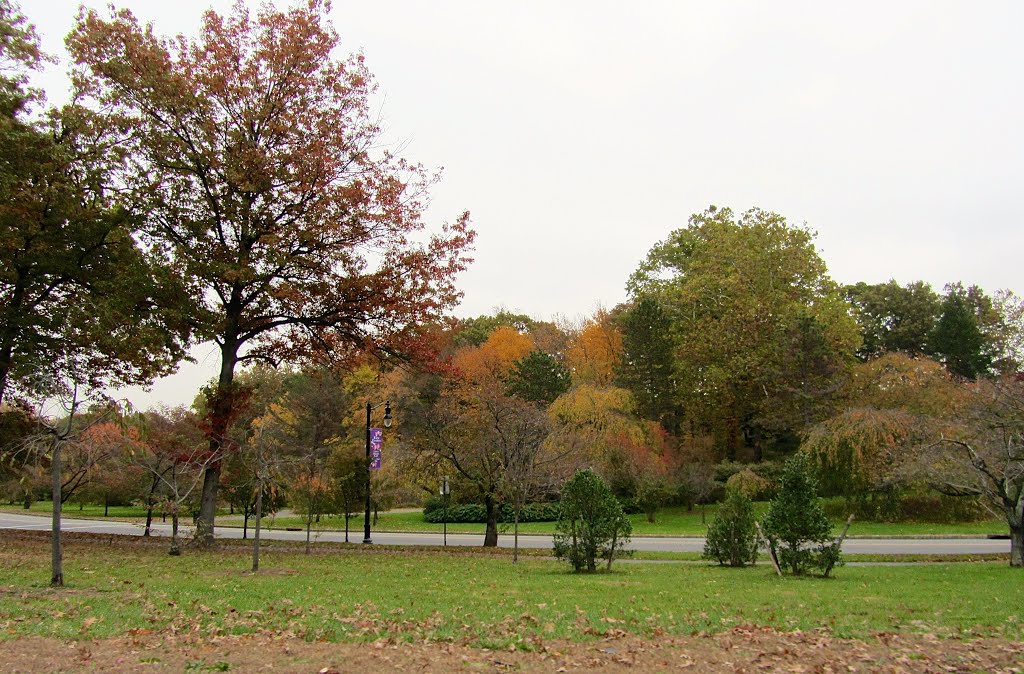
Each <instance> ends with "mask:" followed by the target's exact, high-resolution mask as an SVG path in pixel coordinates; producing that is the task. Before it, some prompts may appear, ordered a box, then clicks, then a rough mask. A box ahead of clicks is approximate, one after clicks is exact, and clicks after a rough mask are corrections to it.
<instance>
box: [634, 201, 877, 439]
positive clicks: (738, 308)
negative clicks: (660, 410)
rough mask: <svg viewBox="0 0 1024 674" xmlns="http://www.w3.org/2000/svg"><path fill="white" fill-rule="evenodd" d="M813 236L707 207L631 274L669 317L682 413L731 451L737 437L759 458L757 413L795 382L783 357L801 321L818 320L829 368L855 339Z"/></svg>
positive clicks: (772, 413) (642, 293)
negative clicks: (713, 435) (711, 430)
mask: <svg viewBox="0 0 1024 674" xmlns="http://www.w3.org/2000/svg"><path fill="white" fill-rule="evenodd" d="M813 241H814V234H813V233H812V232H811V231H810V230H808V229H806V228H803V227H794V226H791V225H789V224H788V223H787V222H786V220H785V219H784V218H783V217H782V216H780V215H777V214H775V213H770V212H767V211H762V210H759V209H753V210H750V211H747V212H746V213H744V214H743V215H741V216H740V217H738V218H737V217H735V216H734V215H733V212H732V211H731V210H730V209H728V208H722V209H719V208H715V207H711V208H709V209H708V210H707V211H705V212H703V213H698V214H695V215H693V216H691V217H690V222H689V225H688V226H687V227H686V228H683V229H679V230H676V231H674V232H672V233H671V234H670V235H669V237H668V238H667V239H666V240H665V241H663V242H661V243H659V244H657V245H655V246H654V248H652V249H651V251H650V252H649V253H648V255H647V259H646V260H645V261H644V262H643V263H642V264H641V265H640V267H639V268H638V269H637V271H636V272H635V273H634V274H633V275H632V277H631V278H630V281H629V284H628V286H627V288H628V289H629V291H630V293H631V295H632V296H633V298H634V299H636V300H639V299H640V298H643V297H651V298H654V299H656V300H657V301H658V303H659V305H660V306H661V307H662V309H663V310H664V311H665V312H666V314H667V315H668V316H669V319H670V321H671V332H672V337H673V343H674V344H675V367H676V377H677V380H676V384H677V386H676V391H677V392H678V393H679V396H680V402H681V404H682V406H683V408H684V409H685V410H686V412H687V417H688V419H690V420H692V421H694V422H697V423H701V424H706V425H708V426H709V427H711V428H712V429H713V430H715V431H716V433H717V435H718V440H719V446H720V447H723V448H724V449H725V450H726V452H727V454H728V455H729V456H730V457H734V456H735V455H736V452H737V450H738V449H739V448H740V446H741V445H742V444H743V441H744V439H746V441H747V442H748V443H749V444H750V445H751V446H752V447H753V450H754V452H755V456H759V454H760V451H761V448H762V446H763V444H764V440H765V438H764V437H763V431H764V428H765V425H764V424H763V422H761V421H760V419H763V418H770V417H778V416H779V414H778V412H777V410H776V409H775V408H776V407H777V406H778V405H786V404H789V403H788V401H787V399H786V396H785V395H784V394H785V392H786V391H789V390H794V389H797V388H799V387H798V386H797V385H796V383H795V382H794V381H792V378H791V376H790V375H788V374H787V373H788V370H787V369H786V367H784V363H785V361H786V360H788V359H791V358H792V354H793V351H794V349H795V348H796V345H795V344H794V341H793V339H792V337H791V336H792V335H793V334H794V331H795V330H797V328H798V327H799V322H800V321H801V320H804V319H809V320H812V321H813V323H814V324H815V325H816V326H818V329H820V336H819V338H820V342H821V347H820V348H821V349H822V356H817V357H818V358H820V357H825V358H827V359H828V360H829V361H831V362H832V363H834V365H833V367H834V368H835V369H840V368H841V367H842V363H843V361H844V360H845V359H847V358H848V357H849V356H850V355H851V354H852V353H853V352H854V351H855V350H856V348H857V347H858V346H859V340H860V338H859V333H858V330H857V325H856V323H855V321H854V320H853V318H852V317H851V316H850V312H849V305H848V304H847V303H846V302H845V301H844V299H843V297H842V295H841V293H840V290H839V288H838V286H837V285H836V284H835V283H834V282H833V281H832V280H831V279H830V278H829V277H828V274H827V271H826V268H825V263H824V262H823V261H822V259H821V257H820V256H819V255H818V252H817V251H816V250H815V248H814V245H813ZM792 430H799V427H797V428H795V429H792Z"/></svg>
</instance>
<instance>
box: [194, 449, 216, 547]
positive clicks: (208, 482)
mask: <svg viewBox="0 0 1024 674" xmlns="http://www.w3.org/2000/svg"><path fill="white" fill-rule="evenodd" d="M213 444H214V443H213V441H212V440H211V441H210V445H211V451H216V450H213ZM219 486H220V462H219V461H216V462H214V463H213V464H212V465H210V466H208V467H207V468H206V471H205V472H204V474H203V494H202V497H201V499H200V501H199V517H197V518H196V535H195V542H196V544H197V545H199V546H200V547H210V546H212V545H213V523H214V517H216V515H217V488H218V487H219Z"/></svg>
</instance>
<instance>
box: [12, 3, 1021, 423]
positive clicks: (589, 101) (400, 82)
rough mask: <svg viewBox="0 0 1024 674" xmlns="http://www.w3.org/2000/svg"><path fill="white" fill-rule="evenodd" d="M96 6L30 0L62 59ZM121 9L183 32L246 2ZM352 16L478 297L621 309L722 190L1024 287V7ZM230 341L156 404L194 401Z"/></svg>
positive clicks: (949, 276) (837, 264)
mask: <svg viewBox="0 0 1024 674" xmlns="http://www.w3.org/2000/svg"><path fill="white" fill-rule="evenodd" d="M78 4H79V3H78V2H74V1H68V0H36V1H34V2H33V1H31V0H22V5H23V9H24V11H25V12H26V13H27V14H28V15H29V17H30V19H31V20H32V21H33V22H34V23H35V24H36V26H37V28H38V29H39V31H40V32H41V34H42V35H43V38H44V42H45V45H46V47H47V48H48V50H49V51H51V52H53V53H56V54H58V55H60V56H62V57H63V55H64V54H63V43H62V38H63V35H64V34H66V33H67V31H68V30H69V29H70V27H71V23H72V20H73V17H74V14H75V11H76V8H77V6H78ZM85 4H86V5H89V6H96V7H103V6H105V4H106V3H105V2H99V1H95V2H94V1H93V0H90V1H88V2H86V3H85ZM115 4H116V5H117V6H118V7H129V8H131V9H132V10H133V11H134V12H135V14H136V15H137V16H138V17H139V18H140V19H142V20H144V21H145V20H151V21H153V23H154V25H155V28H156V30H157V32H158V33H164V34H172V33H179V32H185V33H194V32H195V30H196V27H197V26H198V23H199V16H200V14H201V12H202V11H203V10H204V9H206V8H208V7H210V6H212V7H214V8H215V9H217V10H219V11H226V10H228V9H229V8H230V5H231V3H230V2H225V1H221V0H218V1H215V2H210V1H209V0H176V1H175V2H151V1H146V0H132V1H128V0H120V1H117V2H115ZM252 4H254V5H255V3H252ZM277 4H279V5H281V6H285V5H287V3H277ZM331 15H332V18H333V20H334V24H335V27H336V28H337V29H338V31H339V33H340V34H341V36H342V39H343V46H344V48H345V50H346V51H356V50H362V51H363V53H364V54H365V56H366V62H367V64H368V66H369V68H370V70H371V71H372V72H373V73H374V75H375V76H376V79H377V84H378V85H379V95H378V96H377V100H376V105H377V106H378V108H379V109H380V113H381V115H382V118H383V121H384V126H385V128H386V134H387V136H386V138H387V140H388V142H389V143H392V144H393V145H394V146H396V147H401V148H403V154H404V155H405V156H406V157H408V158H410V159H413V160H415V161H419V162H422V163H424V164H426V165H427V166H431V167H441V166H443V167H444V169H445V171H444V179H443V181H442V183H441V184H440V185H439V186H438V187H437V188H436V189H435V190H434V200H433V206H432V208H431V220H432V221H434V222H440V221H442V220H450V219H453V218H454V217H455V216H456V215H457V214H458V213H459V212H461V211H462V210H469V211H471V212H472V215H473V222H474V227H475V228H476V230H477V231H478V234H479V236H478V243H477V248H476V253H475V258H476V262H475V263H474V265H473V267H472V269H471V270H470V271H469V272H467V273H466V274H465V275H464V276H463V277H462V281H461V287H462V288H463V289H464V291H465V300H464V303H463V306H462V308H461V309H460V310H459V312H458V313H459V314H460V315H478V314H481V313H489V312H490V311H491V310H492V309H493V308H495V307H497V306H502V307H505V308H508V309H510V310H514V311H517V312H521V313H526V314H530V315H532V316H534V317H537V318H544V319H549V318H551V317H552V316H553V315H555V314H561V315H568V316H575V315H579V314H589V313H591V312H592V311H593V309H594V308H595V307H596V306H598V305H604V306H608V307H610V306H613V305H615V304H616V303H618V302H621V301H623V300H624V299H625V291H624V289H623V286H624V284H625V282H626V279H627V277H628V276H629V274H630V273H631V272H632V271H633V270H634V269H635V268H636V266H637V264H638V263H639V261H640V260H641V259H642V258H643V257H644V255H645V254H646V252H647V251H648V249H650V247H651V246H652V245H653V244H654V243H656V242H657V241H659V240H661V239H663V238H664V237H665V236H666V235H667V234H668V233H669V232H670V231H671V230H673V229H675V228H678V227H681V226H684V225H685V224H686V220H687V217H688V216H689V215H690V214H691V213H694V212H697V211H701V210H703V209H704V208H705V207H706V206H708V205H709V204H717V205H719V206H730V207H732V208H733V209H734V210H736V211H742V210H745V209H747V208H750V207H752V206H759V207H761V208H765V209H768V210H772V211H776V212H778V213H781V214H782V215H784V216H786V218H788V219H789V220H790V221H791V222H794V223H806V224H807V225H808V226H810V227H811V228H812V229H814V230H816V231H817V232H818V239H817V244H818V247H819V250H820V252H821V254H822V256H823V258H824V259H825V261H826V263H827V264H828V267H829V270H830V271H831V274H832V276H833V277H834V278H835V279H836V280H838V281H839V282H842V283H851V282H856V281H861V280H863V281H868V282H878V281H885V280H887V279H889V278H895V279H896V280H898V281H900V282H901V283H906V282H909V281H912V280H917V279H922V280H925V281H928V282H930V283H932V284H933V286H935V287H936V289H941V287H942V286H943V285H944V284H945V283H946V282H948V281H957V280H961V281H964V282H965V283H977V284H978V285H980V286H982V287H983V288H984V289H986V290H987V291H989V292H993V291H995V290H997V289H999V288H1011V289H1013V290H1015V291H1017V292H1018V293H1019V292H1021V291H1024V283H1021V280H1022V278H1021V277H1022V274H1021V271H1020V270H1021V267H1020V265H1019V263H1018V260H1019V258H1020V256H1021V250H1022V244H1024V227H1022V225H1024V222H1022V216H1021V205H1020V204H1021V200H1020V197H1021V189H1020V185H1021V178H1022V176H1024V86H1022V85H1024V81H1022V79H1024V78H1022V75H1021V73H1022V64H1024V40H1022V39H1021V38H1020V27H1021V26H1022V25H1024V3H1020V2H1010V1H1007V2H992V1H988V2H980V3H974V2H966V1H965V2H936V1H928V2H897V3H893V2H863V3H857V4H856V6H853V5H850V4H849V3H821V2H801V3H795V2H791V3H783V2H774V3H763V2H630V3H611V2H599V1H595V0H589V1H587V2H551V1H548V2H529V1H522V0H519V1H517V2H514V3H490V2H479V1H477V2H471V1H465V2H455V1H452V2H437V1H434V2H413V1H411V0H409V1H406V2H397V1H367V0H362V1H361V2H351V1H338V0H335V2H334V7H333V11H332V13H331ZM65 65H66V64H62V65H61V66H59V67H58V68H57V69H56V70H55V71H53V72H51V73H49V74H48V75H47V77H46V79H45V82H44V84H45V86H46V87H47V89H48V90H49V95H50V98H51V100H53V101H59V100H60V99H61V92H60V89H61V88H62V87H65V86H66V85H65V82H66V80H64V79H63V78H62V77H61V76H60V72H61V71H62V70H63V69H64V67H65ZM209 351H210V350H209V349H205V350H204V349H199V351H197V353H196V355H197V357H199V358H200V360H201V361H203V362H205V367H200V368H196V367H188V368H187V369H186V370H184V371H183V372H182V373H181V374H179V375H177V376H176V377H175V378H174V379H173V380H172V381H171V382H169V383H164V384H161V385H158V387H157V388H156V389H155V391H154V395H150V396H137V403H138V404H141V405H149V404H151V402H152V400H154V399H156V398H163V399H172V402H190V401H191V397H192V395H194V393H195V391H196V390H197V388H198V386H199V385H200V384H201V383H202V382H203V381H204V380H205V379H206V378H208V377H209V376H210V374H211V373H212V371H213V369H214V368H215V365H216V358H215V357H212V356H207V353H208V352H209Z"/></svg>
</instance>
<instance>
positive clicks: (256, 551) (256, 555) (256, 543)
mask: <svg viewBox="0 0 1024 674" xmlns="http://www.w3.org/2000/svg"><path fill="white" fill-rule="evenodd" d="M262 517H263V482H262V481H261V482H260V484H259V491H258V492H256V526H255V528H254V529H253V533H252V572H253V573H256V572H257V571H259V570H260V520H261V518H262Z"/></svg>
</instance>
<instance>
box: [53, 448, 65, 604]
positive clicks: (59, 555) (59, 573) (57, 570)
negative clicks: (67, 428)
mask: <svg viewBox="0 0 1024 674" xmlns="http://www.w3.org/2000/svg"><path fill="white" fill-rule="evenodd" d="M60 450H61V444H60V442H59V441H56V440H55V441H54V443H53V462H52V464H51V465H50V491H51V496H52V498H53V526H52V529H51V532H52V535H51V539H50V543H51V550H50V552H51V556H50V566H51V569H52V571H53V575H52V577H51V578H50V585H51V586H53V587H64V550H63V548H62V547H61V539H60V508H61V493H60V487H61V479H60V462H61V456H60Z"/></svg>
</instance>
